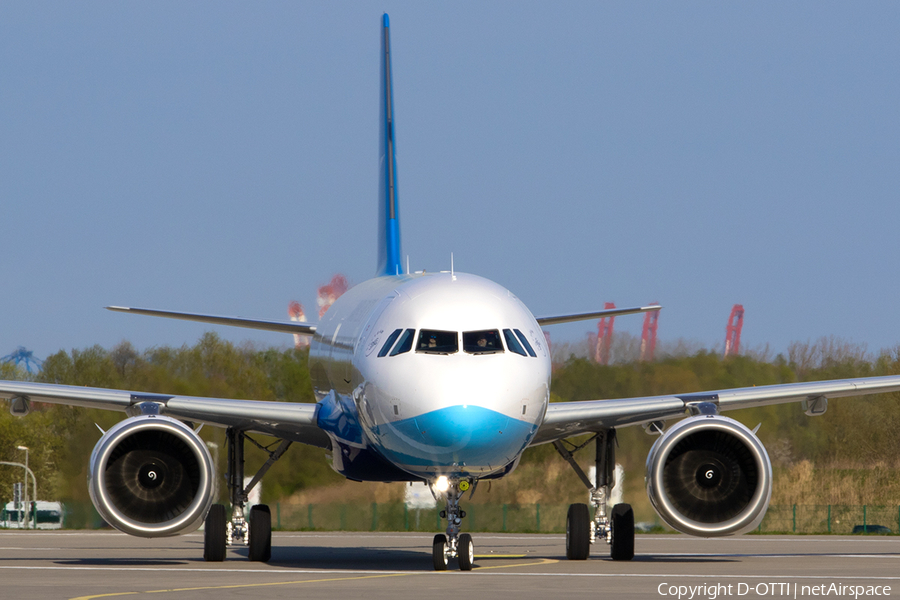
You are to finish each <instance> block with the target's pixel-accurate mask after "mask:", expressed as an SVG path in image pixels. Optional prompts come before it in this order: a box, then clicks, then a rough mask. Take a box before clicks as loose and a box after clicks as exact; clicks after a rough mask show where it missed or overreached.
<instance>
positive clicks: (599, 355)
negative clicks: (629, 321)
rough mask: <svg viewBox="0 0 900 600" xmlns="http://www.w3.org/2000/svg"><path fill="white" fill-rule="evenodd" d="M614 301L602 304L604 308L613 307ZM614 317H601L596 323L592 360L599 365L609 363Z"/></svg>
mask: <svg viewBox="0 0 900 600" xmlns="http://www.w3.org/2000/svg"><path fill="white" fill-rule="evenodd" d="M615 307H616V305H615V303H614V302H607V303H605V304H604V305H603V308H604V309H610V308H615ZM615 321H616V318H615V317H603V318H602V319H600V322H599V323H597V349H596V352H595V353H594V360H596V361H597V362H598V363H599V364H601V365H608V364H609V349H610V347H611V346H612V338H613V324H615Z"/></svg>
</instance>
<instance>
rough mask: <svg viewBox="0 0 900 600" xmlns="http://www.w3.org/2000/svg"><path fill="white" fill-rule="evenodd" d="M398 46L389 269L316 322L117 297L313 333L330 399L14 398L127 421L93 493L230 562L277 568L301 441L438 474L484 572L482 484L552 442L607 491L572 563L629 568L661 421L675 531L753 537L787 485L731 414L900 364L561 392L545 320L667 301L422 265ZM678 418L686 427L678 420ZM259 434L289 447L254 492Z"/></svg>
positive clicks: (437, 557)
mask: <svg viewBox="0 0 900 600" xmlns="http://www.w3.org/2000/svg"><path fill="white" fill-rule="evenodd" d="M381 41H382V47H381V53H380V54H381V134H380V154H381V169H380V185H379V196H378V197H379V207H378V212H379V222H378V238H379V247H378V261H377V270H376V276H375V277H374V278H372V279H370V280H368V281H365V282H363V283H360V284H359V285H357V286H355V287H353V288H351V289H350V290H349V291H348V292H347V293H345V294H344V295H343V296H341V297H340V298H339V299H338V300H337V301H336V302H335V303H334V305H333V306H332V307H331V308H330V309H329V310H328V312H327V313H326V314H325V315H324V317H323V318H322V320H321V322H320V323H318V324H316V325H313V324H309V323H298V322H282V321H270V320H260V319H247V318H240V317H224V316H215V315H206V314H196V313H186V312H175V311H163V310H152V309H141V308H129V307H118V306H109V307H107V308H108V309H110V310H113V311H118V312H125V313H131V314H139V315H149V316H157V317H168V318H175V319H184V320H190V321H199V322H202V323H208V324H213V325H230V326H238V327H248V328H252V329H260V330H267V331H276V332H285V333H291V334H300V335H305V336H311V338H312V340H311V344H310V352H309V371H310V374H311V378H312V381H313V386H314V391H315V395H316V399H317V402H316V403H315V404H299V403H286V402H268V401H254V400H234V399H227V398H201V397H189V396H179V395H169V394H159V393H145V392H140V391H127V390H110V389H98V388H85V387H76V386H64V385H52V384H40V383H30V382H18V381H0V398H3V399H5V400H7V401H9V408H10V411H11V413H12V414H14V415H18V416H24V415H27V414H28V413H29V412H30V411H31V407H32V403H34V402H48V403H58V404H67V405H72V406H82V407H90V408H100V409H108V410H116V411H122V412H124V413H125V415H126V418H125V419H123V420H122V421H120V422H119V423H117V424H116V425H115V426H113V427H111V428H110V429H109V430H108V431H105V432H104V433H103V435H102V437H101V438H100V440H99V441H98V442H97V445H96V446H95V447H94V449H93V452H92V453H91V457H90V463H89V464H90V466H89V475H88V486H89V490H90V496H91V500H92V501H93V504H94V506H95V507H96V509H97V511H98V513H99V514H100V515H101V516H102V517H103V518H104V519H105V520H106V522H107V523H109V524H110V525H112V526H113V527H115V528H116V529H118V530H120V531H122V532H125V533H127V534H131V535H135V536H140V537H146V538H154V537H163V536H171V535H178V534H183V533H188V532H191V531H194V530H196V529H198V528H199V527H200V525H205V527H204V548H203V557H204V558H205V559H206V560H207V561H223V560H225V558H226V554H227V549H228V547H230V546H235V545H240V544H245V545H247V546H248V556H249V559H250V560H252V561H269V560H270V558H271V554H272V532H271V529H272V523H271V515H270V511H269V509H268V507H267V506H265V505H254V506H253V507H251V508H250V510H249V514H248V515H247V516H246V517H245V507H246V504H247V502H248V494H249V492H250V490H251V489H252V488H253V487H254V486H255V485H256V484H257V483H258V482H259V481H260V479H261V478H262V477H263V476H264V475H265V473H266V471H267V470H268V469H269V468H270V467H271V466H272V464H273V463H274V462H275V461H277V460H278V459H279V458H280V457H281V456H282V455H283V454H284V453H285V451H287V449H288V447H289V446H290V445H291V444H292V443H294V442H298V443H302V444H308V445H311V446H316V447H320V448H323V449H325V450H326V451H327V452H328V453H330V459H331V466H332V467H333V468H334V470H335V471H337V472H338V473H340V474H341V475H343V476H344V477H346V478H348V479H352V480H356V481H382V482H411V481H412V482H425V483H427V484H428V485H429V486H430V488H431V490H432V492H433V494H434V495H435V497H436V498H438V499H440V500H441V501H442V502H443V503H444V504H445V507H446V508H445V509H444V510H443V511H442V513H441V517H442V518H443V519H444V520H446V523H447V527H446V531H445V533H439V534H437V535H435V537H434V539H433V543H432V561H433V566H434V569H435V570H446V569H447V568H448V565H449V564H450V562H451V560H454V559H455V560H456V563H457V565H458V567H459V569H460V570H464V571H468V570H471V569H472V567H473V564H474V552H475V550H474V542H473V540H472V536H471V535H470V534H469V533H464V532H463V531H462V529H463V527H462V523H463V519H464V518H465V516H466V513H465V511H464V510H463V509H462V507H461V501H462V500H463V496H464V494H465V493H466V492H468V493H469V494H470V496H469V498H470V499H471V495H472V494H474V493H475V490H476V488H477V487H478V484H479V482H481V481H484V480H491V479H496V478H500V477H505V476H508V475H510V474H511V473H512V472H513V471H514V470H515V468H516V465H517V464H518V463H519V460H520V459H521V457H522V453H523V452H525V451H526V450H527V449H528V448H529V447H532V446H536V445H539V444H553V445H554V446H555V447H556V449H557V451H558V452H559V453H560V454H561V455H562V457H563V458H564V459H565V460H566V461H567V462H568V463H569V464H570V465H571V466H572V467H573V469H574V470H575V472H576V473H577V474H578V476H579V478H580V479H581V481H582V482H583V483H584V484H585V486H586V487H587V488H588V489H589V490H590V504H591V506H592V508H593V515H592V514H591V510H590V508H589V507H588V505H587V504H586V503H577V504H572V505H570V506H569V510H568V514H567V518H566V557H567V558H568V559H571V560H585V559H587V558H588V557H589V555H590V551H591V545H592V544H601V543H606V544H607V545H608V546H609V548H610V556H611V557H612V558H613V559H614V560H630V559H631V558H633V556H634V513H633V511H632V509H631V507H630V506H629V505H627V504H616V505H610V492H611V489H612V487H613V485H614V483H615V482H614V474H615V471H614V466H615V453H616V431H617V429H618V428H621V427H628V426H635V425H642V426H644V427H645V429H646V430H647V431H648V433H651V434H655V435H658V439H657V440H656V442H655V443H654V445H653V447H652V449H651V450H650V453H649V455H648V457H647V478H646V482H647V485H646V488H647V494H648V495H649V498H650V500H651V503H652V505H653V506H654V508H655V509H656V511H657V512H658V513H659V515H660V517H661V518H662V519H663V520H664V521H665V522H666V523H667V524H668V525H670V526H671V527H672V528H673V529H675V530H677V531H680V532H682V533H686V534H690V535H695V536H701V537H715V536H725V535H734V534H738V533H742V532H746V531H749V530H752V529H754V528H755V527H756V526H757V525H758V524H759V523H760V522H761V521H762V518H763V516H764V515H765V512H766V509H767V507H768V504H769V500H770V498H771V494H772V465H771V461H770V459H769V457H768V454H767V453H766V450H765V448H764V447H763V445H762V443H761V442H760V441H759V439H758V438H757V437H756V435H755V430H754V431H751V430H750V429H748V428H747V427H746V426H744V425H743V424H741V423H739V422H738V421H736V420H734V419H731V418H729V417H725V416H723V415H722V413H723V412H725V411H728V410H733V409H740V408H746V407H751V406H763V405H767V404H778V403H788V402H797V403H800V404H801V405H802V409H803V410H804V411H805V412H806V414H808V415H810V416H815V415H821V414H823V413H824V412H825V411H826V409H827V406H828V399H830V398H840V397H845V396H856V395H864V394H873V393H884V392H893V391H898V390H900V376H890V377H868V378H859V379H846V380H835V381H818V382H810V383H795V384H783V385H769V386H761V387H750V388H739V389H726V390H713V391H708V392H700V393H697V392H694V393H685V394H672V395H663V396H652V397H640V398H625V399H597V400H591V401H580V402H562V403H552V404H551V403H550V377H551V369H550V355H549V349H548V348H547V344H546V342H545V339H544V335H543V333H542V330H541V328H542V327H544V326H549V325H553V324H557V323H566V322H570V321H578V320H587V319H597V318H600V317H604V316H613V315H625V314H633V313H641V312H647V311H655V310H659V309H660V307H659V306H656V305H654V306H643V307H635V308H626V309H613V310H602V311H593V312H586V313H578V314H560V315H552V316H545V317H535V316H534V315H533V314H532V313H531V312H530V311H529V310H528V308H527V307H526V306H525V305H524V304H523V303H522V302H521V301H520V300H519V299H518V298H517V297H516V296H515V295H514V294H513V293H512V292H511V291H509V290H507V289H505V288H504V287H502V286H500V285H498V284H497V283H494V282H492V281H489V280H487V279H484V278H482V277H478V276H476V275H471V274H466V273H460V272H456V271H455V270H454V269H453V268H451V270H450V271H448V272H428V273H426V272H416V273H410V272H408V269H407V270H404V269H403V266H402V264H401V244H400V241H401V237H400V213H399V205H398V196H397V177H396V174H397V164H396V157H395V147H394V143H395V130H394V118H393V92H392V73H391V45H390V23H389V19H388V15H387V14H385V15H384V16H383V18H382V22H381ZM675 419H680V420H678V421H676V422H675V423H674V424H671V425H668V426H667V422H668V421H670V420H675ZM204 424H209V425H213V426H218V427H223V428H225V430H226V440H227V455H228V457H227V463H228V468H227V473H226V481H227V489H228V493H229V498H230V503H231V511H230V515H229V514H228V511H227V510H226V507H225V506H224V505H222V504H214V503H213V502H214V490H215V485H214V480H215V477H216V475H215V466H214V464H213V461H212V459H211V457H210V454H209V451H208V449H207V447H206V445H205V444H204V443H203V441H202V440H201V438H200V437H199V435H198V434H197V431H198V430H199V427H200V426H202V425H204ZM250 434H264V435H270V436H274V437H276V438H278V439H280V440H281V442H280V444H279V445H278V447H277V448H276V449H275V450H272V451H268V452H269V458H268V460H267V461H266V462H265V464H264V465H263V466H262V467H261V468H260V470H259V472H258V473H257V474H256V475H255V476H254V477H253V478H252V480H251V481H250V483H249V484H247V485H244V458H243V452H244V443H245V441H246V440H247V439H248V436H249V435H250ZM582 435H589V436H591V438H590V440H593V442H594V462H595V465H596V475H595V478H594V480H593V481H592V480H591V479H590V478H589V477H588V476H587V475H586V474H585V473H584V471H583V470H582V469H581V467H580V466H579V465H578V463H577V462H576V461H575V460H574V458H573V453H572V451H570V450H569V449H568V448H567V447H566V446H565V445H564V444H563V440H566V439H567V438H572V437H574V436H582ZM250 439H251V441H252V438H250ZM590 440H589V441H590ZM586 446H588V443H587V442H585V443H583V444H581V445H580V447H579V449H580V448H584V447H586Z"/></svg>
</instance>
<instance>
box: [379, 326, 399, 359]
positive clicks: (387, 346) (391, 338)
mask: <svg viewBox="0 0 900 600" xmlns="http://www.w3.org/2000/svg"><path fill="white" fill-rule="evenodd" d="M401 331H403V330H402V329H395V330H394V332H393V333H392V334H391V335H389V336H388V337H387V339H386V340H384V346H382V347H381V350H379V351H378V357H379V358H381V357H382V356H387V353H388V352H390V350H391V346H393V345H394V342H396V341H397V336H399V335H400V332H401Z"/></svg>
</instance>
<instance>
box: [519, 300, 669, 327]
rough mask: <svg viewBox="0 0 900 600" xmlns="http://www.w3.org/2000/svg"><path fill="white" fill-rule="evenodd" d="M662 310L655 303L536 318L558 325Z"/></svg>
mask: <svg viewBox="0 0 900 600" xmlns="http://www.w3.org/2000/svg"><path fill="white" fill-rule="evenodd" d="M655 310H662V306H660V305H658V304H653V305H651V306H636V307H633V308H608V309H606V310H598V311H595V312H589V313H573V314H568V315H555V316H551V317H537V318H536V319H535V320H536V321H537V322H538V325H541V326H544V325H558V324H559V323H572V322H573V321H591V320H593V319H602V318H603V317H618V316H620V315H634V314H638V313H645V312H653V311H655Z"/></svg>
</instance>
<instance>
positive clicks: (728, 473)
mask: <svg viewBox="0 0 900 600" xmlns="http://www.w3.org/2000/svg"><path fill="white" fill-rule="evenodd" d="M647 495H648V496H650V502H652V503H653V507H654V508H655V509H656V512H657V513H659V516H660V517H662V519H663V520H664V521H665V522H666V523H668V524H669V525H670V526H671V527H672V528H673V529H676V530H678V531H680V532H682V533H687V534H690V535H696V536H702V537H716V536H722V535H734V534H738V533H744V532H746V531H750V530H751V529H753V528H755V527H756V526H757V525H759V523H760V522H761V521H762V518H763V517H764V516H765V514H766V509H767V508H768V506H769V500H770V499H771V497H772V463H771V462H770V461H769V455H768V454H767V453H766V449H765V448H764V447H763V445H762V443H760V441H759V439H757V437H756V436H755V435H754V434H753V432H751V431H750V430H749V429H747V428H746V427H744V426H743V425H741V424H740V423H738V422H737V421H735V420H734V419H729V418H727V417H721V416H719V415H702V416H695V417H689V418H687V419H684V420H683V421H679V422H678V423H676V424H675V425H673V426H672V427H671V429H669V430H668V431H667V432H665V433H664V434H663V435H662V436H660V438H659V439H658V440H657V441H656V443H655V444H653V448H651V450H650V454H649V455H648V456H647Z"/></svg>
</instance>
